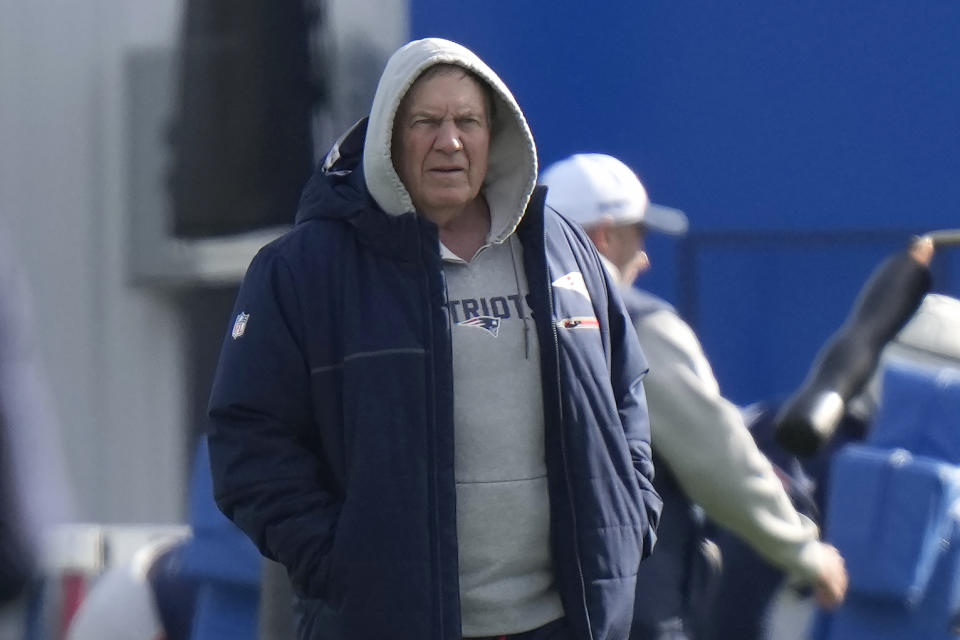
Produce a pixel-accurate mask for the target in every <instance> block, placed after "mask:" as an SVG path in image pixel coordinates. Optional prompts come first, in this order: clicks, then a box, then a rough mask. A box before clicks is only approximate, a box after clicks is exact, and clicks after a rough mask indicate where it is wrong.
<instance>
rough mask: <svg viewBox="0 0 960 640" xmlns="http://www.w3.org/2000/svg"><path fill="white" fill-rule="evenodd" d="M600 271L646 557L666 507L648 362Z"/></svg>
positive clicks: (615, 291) (615, 382) (614, 380)
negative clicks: (657, 484)
mask: <svg viewBox="0 0 960 640" xmlns="http://www.w3.org/2000/svg"><path fill="white" fill-rule="evenodd" d="M601 271H602V272H603V276H604V278H605V281H606V287H607V291H608V312H607V313H608V322H609V327H610V344H611V348H610V379H611V382H612V384H613V391H614V394H615V396H616V399H617V408H618V410H619V413H620V422H621V424H622V425H623V430H624V434H625V435H626V439H627V444H628V445H629V447H630V457H631V459H632V460H633V466H634V468H635V469H636V471H637V481H638V482H639V484H640V490H641V492H642V494H643V503H644V508H645V509H646V512H647V513H646V515H647V522H648V524H649V528H648V530H647V533H646V536H645V538H644V542H643V557H646V556H648V555H649V554H650V552H651V551H653V547H654V545H655V544H656V540H657V526H658V524H659V523H660V511H661V510H662V508H663V501H662V500H661V499H660V495H659V494H658V493H657V491H656V489H654V487H653V476H654V469H653V457H652V455H651V448H650V443H651V435H650V418H649V415H648V413H647V400H646V394H645V391H644V377H645V376H646V375H647V371H648V369H647V361H646V358H645V357H644V354H643V351H642V350H641V348H640V343H639V342H638V340H637V335H636V332H635V330H634V327H633V324H632V323H631V321H630V318H629V316H628V315H627V312H626V310H625V308H624V306H623V301H622V300H621V298H620V294H619V290H618V289H617V286H616V284H615V283H614V282H613V280H612V278H611V277H610V275H609V274H608V273H607V272H606V270H605V269H601Z"/></svg>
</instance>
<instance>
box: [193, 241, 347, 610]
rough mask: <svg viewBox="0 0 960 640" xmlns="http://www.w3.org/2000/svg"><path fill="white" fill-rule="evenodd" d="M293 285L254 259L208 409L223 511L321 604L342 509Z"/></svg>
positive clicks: (261, 257) (269, 263)
mask: <svg viewBox="0 0 960 640" xmlns="http://www.w3.org/2000/svg"><path fill="white" fill-rule="evenodd" d="M304 324H305V323H304V321H303V318H302V317H301V313H300V308H299V304H298V299H297V293H296V290H295V288H294V283H293V276H292V274H291V273H290V270H289V267H288V266H287V264H286V263H285V262H284V261H283V260H282V259H281V258H280V257H278V256H276V255H274V254H273V253H272V252H271V251H270V250H269V249H264V250H262V251H261V253H260V254H258V256H257V257H256V258H255V259H254V261H253V263H252V264H251V266H250V268H249V270H248V271H247V274H246V275H245V276H244V280H243V283H242V285H241V287H240V292H239V294H238V297H237V302H236V306H235V309H234V316H233V319H232V320H231V328H230V329H229V330H228V332H227V336H226V337H225V339H224V343H223V347H222V350H221V353H220V361H219V363H218V366H217V373H216V376H215V378H214V384H213V390H212V393H211V398H210V405H209V418H210V422H209V430H210V431H209V446H210V462H211V472H212V475H213V484H214V497H215V499H216V501H217V505H218V506H219V508H220V509H221V510H222V511H223V513H224V514H226V515H227V517H229V518H230V519H231V520H233V521H234V522H235V523H236V524H237V525H238V526H239V527H240V528H241V529H242V530H243V531H244V532H245V533H246V534H247V535H248V536H249V537H250V538H251V540H253V542H254V543H255V544H256V545H257V547H258V548H259V549H260V552H261V553H262V554H263V555H265V556H266V557H268V558H270V559H273V560H276V561H278V562H280V563H281V564H283V565H284V566H286V568H287V570H288V572H289V574H290V578H291V580H292V582H293V584H294V587H295V588H296V589H297V590H298V591H299V592H300V593H301V595H303V596H307V597H323V596H324V595H325V593H324V588H325V584H326V576H327V573H328V564H329V555H330V550H331V547H332V543H333V536H334V531H335V528H336V523H337V519H338V515H339V510H340V503H341V500H340V498H339V497H338V493H337V492H336V491H335V490H334V489H333V488H332V487H331V486H330V485H331V484H332V483H331V481H330V480H324V478H329V473H328V471H327V470H326V469H325V468H324V462H323V453H322V450H320V444H319V443H318V442H317V441H316V437H315V436H314V435H313V434H315V433H316V429H315V428H313V419H312V415H313V411H312V404H311V396H310V375H309V368H308V364H307V358H306V355H305V351H304V330H303V326H304Z"/></svg>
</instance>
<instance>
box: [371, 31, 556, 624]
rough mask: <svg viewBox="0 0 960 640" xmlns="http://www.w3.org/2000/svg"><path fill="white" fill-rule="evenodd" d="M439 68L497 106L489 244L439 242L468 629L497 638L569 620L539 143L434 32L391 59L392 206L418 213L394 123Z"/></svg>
mask: <svg viewBox="0 0 960 640" xmlns="http://www.w3.org/2000/svg"><path fill="white" fill-rule="evenodd" d="M438 64H452V65H456V66H459V67H463V68H465V69H468V70H470V71H471V72H473V73H474V74H476V75H477V76H479V78H481V79H482V80H483V81H485V82H486V83H487V84H488V85H489V86H490V87H491V88H492V89H493V95H494V103H495V104H494V120H493V122H492V124H491V140H490V157H489V166H488V171H487V175H486V179H485V181H484V184H483V189H482V192H483V195H484V196H485V197H486V200H487V203H488V205H489V208H490V231H489V233H488V235H487V238H486V243H485V244H484V245H483V246H482V247H481V248H480V250H479V251H477V253H476V254H475V255H474V256H473V257H472V258H470V259H469V260H463V259H461V258H459V257H457V256H456V255H454V254H453V253H452V252H451V251H449V250H448V249H446V247H443V246H441V247H440V251H441V255H442V257H443V259H444V277H445V280H446V285H447V309H448V320H449V326H450V332H451V339H452V345H453V375H454V380H453V387H454V429H455V431H454V433H455V439H456V445H455V463H456V469H455V471H456V478H457V538H458V547H459V574H460V603H461V616H462V633H463V635H464V636H465V637H476V636H495V635H502V634H512V633H519V632H522V631H527V630H530V629H534V628H537V627H540V626H543V625H544V624H546V623H548V622H550V621H552V620H556V619H557V618H560V617H562V616H563V608H562V605H561V603H560V598H559V595H558V593H557V591H556V588H555V584H554V573H553V567H552V561H551V555H550V512H549V496H548V492H547V478H546V463H545V455H544V418H543V402H542V398H541V386H540V360H539V353H538V349H537V339H536V334H535V331H536V329H535V327H534V323H533V322H532V321H531V319H530V315H529V309H528V307H527V305H526V302H525V299H526V295H527V293H528V288H527V281H526V276H525V273H524V270H523V255H522V247H521V245H520V243H519V241H517V239H516V238H515V236H514V235H513V232H514V230H515V229H516V226H517V224H518V223H519V222H520V219H521V217H522V216H523V212H524V210H525V208H526V206H527V202H528V200H529V198H530V195H531V194H532V192H533V189H534V186H535V184H536V178H537V159H536V148H535V146H534V142H533V137H532V136H531V134H530V130H529V129H528V127H527V123H526V120H525V119H524V117H523V114H522V112H521V111H520V107H519V106H518V105H517V102H516V100H515V99H514V97H513V96H512V95H511V93H510V91H509V90H508V89H507V87H506V86H505V85H504V84H503V82H502V81H501V80H500V79H499V78H498V77H497V75H496V74H495V73H494V72H493V71H492V70H491V69H490V68H489V67H488V66H487V65H486V64H484V63H483V62H482V61H481V60H480V59H479V58H477V57H476V56H475V55H474V54H473V53H472V52H470V51H469V50H467V49H465V48H463V47H461V46H460V45H457V44H455V43H453V42H449V41H446V40H440V39H435V38H430V39H425V40H417V41H414V42H411V43H410V44H408V45H406V46H405V47H403V48H402V49H400V50H399V51H398V52H397V53H395V54H394V55H393V57H391V59H390V61H389V62H388V63H387V67H386V69H385V70H384V72H383V75H382V76H381V79H380V85H379V86H378V88H377V92H376V95H375V97H374V101H373V106H372V108H371V113H370V121H369V124H368V128H367V139H366V145H365V148H364V156H363V170H364V176H365V179H366V182H367V187H368V189H369V191H370V193H371V195H372V196H373V197H374V199H375V200H376V201H377V204H379V205H380V207H381V208H382V209H383V210H384V211H386V212H387V213H388V214H391V215H399V214H402V213H406V212H408V211H412V210H413V208H414V207H413V203H412V201H411V197H410V194H409V192H408V191H407V189H406V188H405V187H404V185H403V183H402V182H401V181H400V177H399V175H398V174H397V171H396V169H395V168H394V165H393V160H392V158H391V153H390V150H391V140H392V135H393V123H394V118H395V116H396V113H397V109H398V107H399V105H400V102H401V100H402V99H403V97H404V95H405V94H406V93H407V91H409V89H410V87H411V86H412V85H413V83H414V82H415V80H416V79H417V78H418V77H419V76H420V74H421V73H422V72H423V71H424V70H426V69H427V68H429V67H432V66H434V65H438Z"/></svg>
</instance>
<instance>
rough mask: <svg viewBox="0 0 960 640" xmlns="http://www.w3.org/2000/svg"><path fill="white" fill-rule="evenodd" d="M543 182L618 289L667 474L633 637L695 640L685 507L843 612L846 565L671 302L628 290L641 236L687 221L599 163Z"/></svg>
mask: <svg viewBox="0 0 960 640" xmlns="http://www.w3.org/2000/svg"><path fill="white" fill-rule="evenodd" d="M542 182H543V183H544V184H545V185H547V187H548V192H547V204H548V205H549V206H550V207H553V208H555V209H557V210H558V211H560V212H561V213H562V214H565V215H567V216H568V217H569V218H571V219H572V220H574V221H576V222H579V223H580V224H582V225H583V226H584V227H585V228H586V230H587V233H588V234H589V236H590V238H591V239H592V240H593V241H594V243H595V244H596V245H597V248H598V249H599V250H600V254H601V255H602V256H603V257H604V261H605V263H606V264H607V267H608V269H609V270H610V272H611V273H613V274H614V275H615V277H616V278H617V279H618V280H619V281H620V283H621V285H622V286H623V287H624V296H625V299H626V301H627V308H628V309H629V310H630V314H631V316H632V317H633V320H634V322H635V326H636V329H637V335H638V337H639V338H640V344H641V346H642V347H643V349H644V353H645V354H646V355H647V357H648V358H649V361H650V375H649V376H648V378H647V382H646V384H645V387H646V391H647V396H648V401H649V407H650V417H651V427H652V432H653V444H654V452H655V454H656V455H657V456H658V458H659V460H662V461H663V462H664V465H663V467H662V468H660V469H659V470H660V471H661V473H659V474H658V477H657V484H656V486H657V489H658V490H659V491H660V492H661V493H662V494H663V496H664V500H665V501H666V507H665V512H664V518H663V545H662V546H661V547H659V548H658V549H657V553H656V554H655V556H654V557H653V558H652V559H651V561H650V562H649V564H648V565H645V566H644V567H642V568H641V571H640V579H639V583H638V597H637V601H636V608H637V615H636V620H635V625H634V629H633V632H632V633H631V636H630V637H631V638H633V639H635V640H666V639H670V640H682V639H685V638H688V637H692V636H691V631H690V624H689V620H688V619H687V618H688V617H689V615H690V612H691V594H690V593H689V589H690V585H691V583H692V582H694V581H695V576H694V570H693V568H692V567H693V566H694V564H693V561H694V559H695V558H696V553H697V545H698V543H699V542H700V537H701V536H700V534H699V531H700V527H699V523H698V522H697V520H696V516H695V514H694V513H693V512H692V511H691V510H690V501H693V502H695V503H697V504H698V505H700V506H701V507H703V510H704V511H705V512H706V514H707V515H708V516H709V517H710V518H712V519H713V520H714V521H716V522H717V523H719V524H720V525H722V526H724V527H726V528H728V529H730V530H731V531H733V532H734V533H736V534H737V535H738V536H740V537H741V538H742V539H743V540H744V541H746V542H747V543H748V544H749V545H750V546H751V547H753V548H754V549H755V550H756V551H757V552H758V553H760V554H761V555H762V556H763V557H764V558H766V559H767V560H768V561H770V562H771V563H773V564H774V565H776V566H777V567H779V568H781V569H784V570H786V571H787V572H789V573H790V574H791V575H792V576H793V577H794V578H795V579H797V580H799V581H803V582H807V583H811V584H812V585H813V586H814V588H815V590H816V593H817V597H818V599H819V600H820V602H821V603H822V604H823V605H825V606H828V607H833V606H836V605H837V604H839V603H840V602H841V601H842V600H843V597H844V594H845V592H846V587H847V574H846V570H845V568H844V563H843V559H842V558H841V557H840V555H839V553H838V552H837V550H836V549H835V548H833V547H832V546H830V545H827V544H823V543H821V542H819V541H818V532H817V528H816V526H815V525H814V524H813V522H811V521H810V520H809V519H808V518H806V517H804V516H802V515H800V514H799V513H797V511H796V510H795V509H794V508H793V506H792V505H791V503H790V500H789V499H788V497H787V494H786V492H785V491H784V489H783V486H782V484H781V482H780V480H779V479H778V477H777V476H776V475H775V474H774V471H773V468H772V467H771V465H770V463H769V462H768V461H767V459H766V458H765V457H764V456H763V454H761V453H760V451H759V450H758V449H757V446H756V445H755V444H754V441H753V439H752V438H751V436H750V433H749V432H748V430H747V428H746V426H745V425H744V423H743V418H742V417H741V414H740V411H739V410H738V409H737V407H735V406H734V405H733V404H731V403H730V402H729V401H727V400H726V399H725V398H724V397H723V396H722V395H720V391H719V387H718V385H717V381H716V379H715V378H714V376H713V371H712V369H711V367H710V363H709V362H708V361H707V358H706V355H704V353H703V349H702V348H701V347H700V342H699V340H697V337H696V335H695V334H694V332H693V330H692V329H691V328H690V327H689V325H687V324H686V323H685V322H684V321H683V320H682V319H681V318H680V316H679V315H678V314H677V313H676V312H675V311H674V310H673V308H672V307H671V306H670V305H668V304H667V303H666V302H664V301H662V300H660V299H659V298H656V297H654V296H652V295H650V294H648V293H646V292H642V291H640V290H639V289H634V288H633V286H632V285H633V282H634V280H635V279H636V278H637V276H638V275H639V274H641V273H642V272H644V271H646V269H647V268H648V267H649V264H650V263H649V259H648V257H647V254H646V252H645V251H644V238H645V237H646V234H647V233H648V232H649V231H651V230H652V231H659V232H665V233H671V234H682V233H684V232H685V231H686V229H687V219H686V216H685V215H684V214H683V213H682V212H680V211H677V210H675V209H669V208H667V207H660V206H656V205H651V204H650V201H649V199H648V197H647V192H646V190H645V189H644V187H643V185H642V184H641V182H640V180H639V179H638V178H637V176H636V174H635V173H634V172H633V171H632V170H631V169H630V168H629V167H627V166H626V165H625V164H623V163H622V162H621V161H620V160H617V159H616V158H614V157H612V156H608V155H605V154H592V153H591V154H577V155H573V156H571V157H569V158H566V159H564V160H562V161H560V162H557V163H555V164H553V165H551V166H550V167H548V168H547V169H546V171H544V173H543V177H542ZM644 594H647V596H646V597H644ZM722 633H723V631H722V630H720V634H721V635H722Z"/></svg>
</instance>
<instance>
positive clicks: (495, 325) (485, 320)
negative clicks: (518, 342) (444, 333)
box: [457, 316, 500, 338]
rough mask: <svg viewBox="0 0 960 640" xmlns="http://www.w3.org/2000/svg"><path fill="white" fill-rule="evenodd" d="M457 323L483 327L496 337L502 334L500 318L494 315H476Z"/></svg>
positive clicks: (465, 325) (463, 325)
mask: <svg viewBox="0 0 960 640" xmlns="http://www.w3.org/2000/svg"><path fill="white" fill-rule="evenodd" d="M457 325H459V326H461V327H476V328H478V329H483V330H484V331H486V332H487V333H489V334H490V335H492V336H493V337H494V338H496V337H498V336H499V335H500V318H494V317H493V316H475V317H473V318H470V319H469V320H462V321H460V322H458V323H457Z"/></svg>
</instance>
